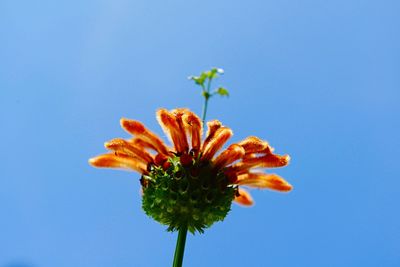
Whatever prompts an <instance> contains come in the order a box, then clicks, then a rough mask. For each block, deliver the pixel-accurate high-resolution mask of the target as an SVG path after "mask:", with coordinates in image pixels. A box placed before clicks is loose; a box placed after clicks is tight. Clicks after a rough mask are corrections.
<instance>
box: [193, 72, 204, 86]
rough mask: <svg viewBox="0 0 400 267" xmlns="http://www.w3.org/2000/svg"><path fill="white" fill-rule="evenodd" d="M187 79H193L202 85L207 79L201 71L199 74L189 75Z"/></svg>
mask: <svg viewBox="0 0 400 267" xmlns="http://www.w3.org/2000/svg"><path fill="white" fill-rule="evenodd" d="M188 79H189V80H193V81H194V82H195V83H196V84H198V85H201V86H203V85H204V82H205V80H206V79H207V75H205V74H204V73H202V74H200V76H189V77H188Z"/></svg>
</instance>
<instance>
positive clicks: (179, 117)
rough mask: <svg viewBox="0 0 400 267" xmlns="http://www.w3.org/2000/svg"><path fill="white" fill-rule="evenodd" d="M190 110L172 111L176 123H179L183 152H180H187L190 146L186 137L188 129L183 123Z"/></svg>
mask: <svg viewBox="0 0 400 267" xmlns="http://www.w3.org/2000/svg"><path fill="white" fill-rule="evenodd" d="M188 111H189V110H188V109H186V108H179V109H174V110H172V114H174V115H175V119H176V122H177V123H178V126H179V130H178V134H179V140H180V141H181V146H182V148H181V151H180V152H187V151H188V150H189V144H188V141H187V137H186V133H185V132H186V131H185V130H186V129H185V126H184V123H183V116H184V115H185V114H186V113H187V112H188Z"/></svg>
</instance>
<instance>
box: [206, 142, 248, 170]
mask: <svg viewBox="0 0 400 267" xmlns="http://www.w3.org/2000/svg"><path fill="white" fill-rule="evenodd" d="M244 154H245V150H244V148H243V147H242V146H240V145H238V144H233V145H230V146H229V147H228V148H227V149H226V150H224V151H223V152H222V153H221V154H220V155H219V156H218V157H216V158H215V159H214V160H213V164H214V168H215V169H216V170H219V169H222V168H224V167H226V166H228V165H229V164H232V163H233V162H235V161H237V160H239V159H241V158H242V157H243V156H244Z"/></svg>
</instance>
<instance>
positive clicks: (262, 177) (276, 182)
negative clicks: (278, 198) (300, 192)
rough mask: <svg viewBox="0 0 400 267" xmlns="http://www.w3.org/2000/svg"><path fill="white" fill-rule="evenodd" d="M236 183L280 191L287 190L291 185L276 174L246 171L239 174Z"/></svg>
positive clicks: (290, 188)
mask: <svg viewBox="0 0 400 267" xmlns="http://www.w3.org/2000/svg"><path fill="white" fill-rule="evenodd" d="M236 183H237V184H238V185H245V186H249V187H256V188H268V189H272V190H276V191H280V192H289V191H290V190H292V186H291V185H290V184H289V183H288V182H287V181H286V180H285V179H283V178H282V177H280V176H279V175H277V174H267V173H247V174H243V175H239V177H238V180H237V182H236Z"/></svg>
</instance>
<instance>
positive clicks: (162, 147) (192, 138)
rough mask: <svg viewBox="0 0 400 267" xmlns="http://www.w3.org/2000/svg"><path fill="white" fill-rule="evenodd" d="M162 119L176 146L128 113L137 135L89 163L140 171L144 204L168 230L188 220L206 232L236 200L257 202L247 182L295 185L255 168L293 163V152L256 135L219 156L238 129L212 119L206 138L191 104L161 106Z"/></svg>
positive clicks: (126, 124) (110, 145)
mask: <svg viewBox="0 0 400 267" xmlns="http://www.w3.org/2000/svg"><path fill="white" fill-rule="evenodd" d="M157 120H158V122H159V124H160V125H161V127H162V129H163V131H164V132H165V134H166V135H167V136H168V137H169V138H170V140H171V143H172V145H173V148H171V147H169V146H167V145H166V144H165V143H164V142H163V141H162V140H161V139H160V138H159V137H158V136H157V135H156V134H155V133H153V132H151V131H150V130H148V129H147V128H146V127H145V126H144V125H143V124H142V123H140V122H138V121H134V120H129V119H125V118H123V119H121V121H120V122H121V126H122V128H123V129H125V130H126V131H127V132H128V133H130V134H132V135H133V138H132V139H128V140H125V139H120V138H117V139H113V140H111V141H109V142H106V143H105V147H106V148H107V149H109V150H111V152H110V153H107V154H103V155H100V156H97V157H94V158H91V159H90V160H89V163H90V164H91V165H93V166H95V167H105V168H122V169H128V170H134V171H137V172H139V173H140V174H141V175H142V177H141V179H140V182H141V185H142V189H143V200H142V201H143V202H142V203H143V204H142V206H143V209H144V211H145V212H146V214H147V215H149V216H150V217H152V218H154V219H155V220H156V221H158V222H160V223H162V224H165V225H168V230H171V231H172V230H178V229H180V227H182V226H183V225H185V226H186V227H188V229H189V230H190V231H191V232H195V231H196V230H197V231H199V232H203V231H204V229H205V228H208V227H210V226H211V225H212V224H213V223H214V222H216V221H221V220H223V219H224V218H225V216H226V215H227V213H228V212H229V210H230V207H231V203H232V201H233V200H234V201H235V202H237V203H239V204H242V205H245V206H250V205H252V204H253V199H252V197H251V195H250V194H249V193H248V192H247V191H246V190H245V189H243V188H242V187H252V188H262V189H264V188H267V189H272V190H277V191H282V192H287V191H290V190H291V189H292V186H291V185H290V184H289V183H287V182H286V181H285V180H284V179H283V178H281V177H280V176H278V175H276V174H267V173H263V172H253V171H252V169H255V168H276V167H283V166H286V165H287V164H288V163H289V160H290V157H289V156H288V155H283V156H280V155H277V154H274V153H273V151H274V150H273V148H272V147H271V146H270V145H269V144H268V143H267V142H266V141H263V140H261V139H259V138H257V137H254V136H250V137H247V138H246V139H244V140H243V141H241V142H238V143H236V144H232V145H230V146H228V147H227V148H226V149H225V150H224V151H222V152H221V153H220V154H218V155H217V152H218V151H219V150H221V148H222V147H223V146H224V144H225V143H226V142H227V141H228V139H229V138H230V137H231V136H232V134H233V133H232V130H231V129H229V128H228V127H225V126H223V125H222V124H221V122H219V121H218V120H213V121H209V122H207V127H208V130H207V133H206V137H205V139H204V141H202V132H203V125H202V121H201V120H200V118H199V117H198V116H197V115H196V114H194V113H193V112H191V111H190V110H188V109H183V108H180V109H174V110H171V111H168V110H166V109H159V110H158V111H157Z"/></svg>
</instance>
